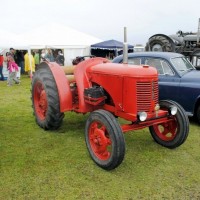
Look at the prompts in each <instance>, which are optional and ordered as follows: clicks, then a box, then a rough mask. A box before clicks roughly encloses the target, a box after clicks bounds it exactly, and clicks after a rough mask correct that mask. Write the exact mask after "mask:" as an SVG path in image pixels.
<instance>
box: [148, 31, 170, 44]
mask: <svg viewBox="0 0 200 200" xmlns="http://www.w3.org/2000/svg"><path fill="white" fill-rule="evenodd" d="M155 36H162V37H165V38H167V39H168V40H169V41H170V42H171V44H174V40H173V39H172V38H171V37H169V36H167V35H165V34H160V33H159V34H155V35H152V36H151V37H150V38H149V40H150V39H151V38H152V37H155Z"/></svg>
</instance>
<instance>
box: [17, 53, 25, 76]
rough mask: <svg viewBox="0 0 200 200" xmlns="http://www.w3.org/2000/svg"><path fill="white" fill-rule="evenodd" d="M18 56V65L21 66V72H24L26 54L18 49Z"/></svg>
mask: <svg viewBox="0 0 200 200" xmlns="http://www.w3.org/2000/svg"><path fill="white" fill-rule="evenodd" d="M17 58H18V62H19V63H18V65H19V67H20V68H21V74H24V72H25V71H24V54H23V51H21V50H20V51H18V53H17Z"/></svg>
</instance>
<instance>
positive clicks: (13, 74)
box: [8, 56, 20, 86]
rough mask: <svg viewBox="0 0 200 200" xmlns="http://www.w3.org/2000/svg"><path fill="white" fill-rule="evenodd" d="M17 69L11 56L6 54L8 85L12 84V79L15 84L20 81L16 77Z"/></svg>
mask: <svg viewBox="0 0 200 200" xmlns="http://www.w3.org/2000/svg"><path fill="white" fill-rule="evenodd" d="M18 70H19V67H18V65H17V64H16V63H15V61H14V59H13V57H12V56H8V71H9V77H8V86H12V82H13V81H14V82H15V83H16V84H19V83H20V81H19V80H18V79H17V72H18Z"/></svg>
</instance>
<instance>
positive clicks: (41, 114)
mask: <svg viewBox="0 0 200 200" xmlns="http://www.w3.org/2000/svg"><path fill="white" fill-rule="evenodd" d="M32 105H33V110H34V115H35V117H36V122H37V124H38V125H39V126H40V127H42V128H43V129H45V130H55V129H58V128H59V127H60V125H61V123H62V120H63V117H64V114H63V113H61V112H60V103H59V96H58V91H57V86H56V83H55V80H54V77H53V75H52V73H51V71H50V70H49V69H48V68H47V67H44V68H41V69H39V70H37V71H36V72H35V74H34V76H33V79H32Z"/></svg>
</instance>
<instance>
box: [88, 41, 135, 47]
mask: <svg viewBox="0 0 200 200" xmlns="http://www.w3.org/2000/svg"><path fill="white" fill-rule="evenodd" d="M91 48H93V49H97V48H100V49H123V42H120V41H117V40H106V41H103V42H100V43H96V44H92V45H91ZM128 48H129V49H130V48H133V46H132V45H130V44H129V45H128Z"/></svg>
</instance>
